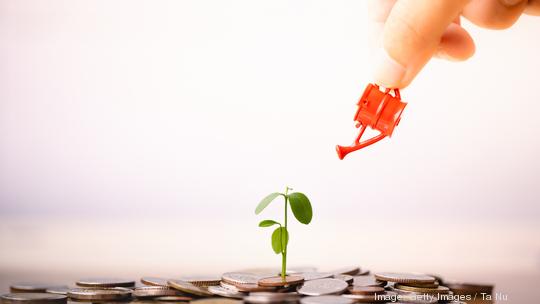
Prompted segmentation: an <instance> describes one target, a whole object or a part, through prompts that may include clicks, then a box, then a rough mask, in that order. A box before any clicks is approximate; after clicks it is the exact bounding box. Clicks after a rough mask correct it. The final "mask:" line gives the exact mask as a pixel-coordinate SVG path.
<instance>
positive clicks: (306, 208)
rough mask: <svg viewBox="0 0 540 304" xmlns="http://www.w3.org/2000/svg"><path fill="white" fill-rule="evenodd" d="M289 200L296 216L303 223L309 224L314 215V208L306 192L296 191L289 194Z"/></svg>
mask: <svg viewBox="0 0 540 304" xmlns="http://www.w3.org/2000/svg"><path fill="white" fill-rule="evenodd" d="M289 202H290V203H291V209H292V212H293V214H294V217H295V218H296V219H297V220H298V221H299V222H300V223H302V224H306V225H307V224H309V223H310V222H311V218H312V217H313V210H312V209H311V203H310V202H309V199H308V198H307V196H305V195H304V193H300V192H294V193H291V194H289Z"/></svg>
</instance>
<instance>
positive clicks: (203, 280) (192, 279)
mask: <svg viewBox="0 0 540 304" xmlns="http://www.w3.org/2000/svg"><path fill="white" fill-rule="evenodd" d="M179 280H180V281H184V282H189V283H191V284H193V285H195V286H204V287H208V286H215V285H219V281H221V277H219V276H183V277H180V278H179Z"/></svg>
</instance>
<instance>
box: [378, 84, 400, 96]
mask: <svg viewBox="0 0 540 304" xmlns="http://www.w3.org/2000/svg"><path fill="white" fill-rule="evenodd" d="M375 87H376V88H377V89H379V90H380V86H379V85H378V84H376V85H375ZM390 91H394V95H395V96H396V97H397V98H398V99H400V100H401V94H399V89H388V88H386V90H385V91H384V93H385V94H388V93H390Z"/></svg>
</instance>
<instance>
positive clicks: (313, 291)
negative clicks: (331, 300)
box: [298, 279, 349, 296]
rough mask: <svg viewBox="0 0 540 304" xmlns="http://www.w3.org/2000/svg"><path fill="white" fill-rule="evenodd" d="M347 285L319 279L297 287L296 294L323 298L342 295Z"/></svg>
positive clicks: (343, 282) (333, 280) (335, 280)
mask: <svg viewBox="0 0 540 304" xmlns="http://www.w3.org/2000/svg"><path fill="white" fill-rule="evenodd" d="M347 287H349V284H347V283H345V281H342V280H338V279H320V280H313V281H307V282H305V283H304V285H302V286H300V287H298V293H300V294H303V295H306V296H324V295H333V294H341V293H343V292H344V291H345V290H346V289H347Z"/></svg>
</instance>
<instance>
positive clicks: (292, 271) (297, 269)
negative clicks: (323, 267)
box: [277, 266, 317, 275]
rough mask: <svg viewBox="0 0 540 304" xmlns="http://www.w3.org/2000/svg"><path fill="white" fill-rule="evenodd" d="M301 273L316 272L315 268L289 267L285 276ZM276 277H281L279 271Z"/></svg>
mask: <svg viewBox="0 0 540 304" xmlns="http://www.w3.org/2000/svg"><path fill="white" fill-rule="evenodd" d="M302 272H317V267H313V266H301V267H290V268H288V269H287V274H299V273H302ZM277 275H281V271H279V272H278V274H277Z"/></svg>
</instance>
